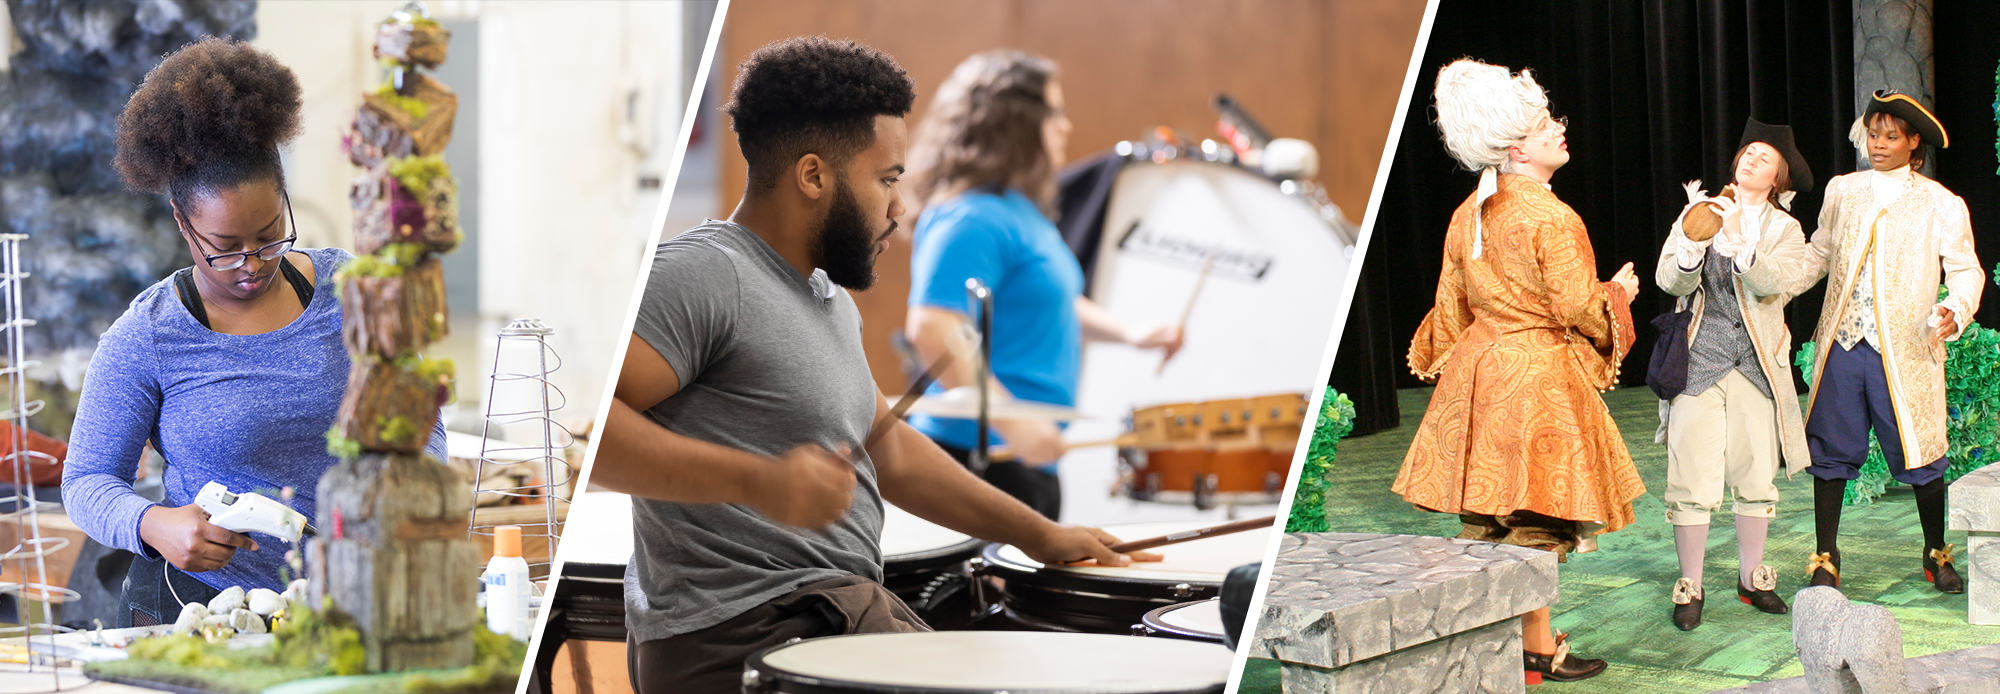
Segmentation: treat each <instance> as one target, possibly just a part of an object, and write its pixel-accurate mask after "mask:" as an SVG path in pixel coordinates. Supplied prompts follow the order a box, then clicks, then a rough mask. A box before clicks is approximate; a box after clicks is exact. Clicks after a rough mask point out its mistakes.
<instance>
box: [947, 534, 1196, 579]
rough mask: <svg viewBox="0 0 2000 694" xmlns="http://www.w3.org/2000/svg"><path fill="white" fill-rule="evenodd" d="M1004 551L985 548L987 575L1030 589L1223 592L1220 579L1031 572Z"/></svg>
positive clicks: (996, 545)
mask: <svg viewBox="0 0 2000 694" xmlns="http://www.w3.org/2000/svg"><path fill="white" fill-rule="evenodd" d="M1002 547H1006V545H1003V544H1001V543H998V542H993V543H988V544H987V545H986V549H984V550H982V551H981V552H980V556H981V557H983V558H985V560H986V568H987V571H989V572H996V573H1005V574H1008V575H1005V576H1002V578H1007V579H1010V580H1015V579H1020V580H1022V582H1023V583H1027V584H1030V585H1040V586H1047V587H1055V588H1083V589H1088V588H1093V587H1102V586H1103V585H1105V584H1113V585H1125V586H1133V587H1141V588H1159V589H1166V590H1172V589H1173V588H1174V586H1178V585H1181V584H1183V583H1185V584H1187V585H1188V586H1190V587H1193V588H1197V589H1199V588H1202V587H1209V588H1213V589H1216V590H1221V589H1222V579H1221V578H1217V579H1216V580H1213V581H1201V580H1176V579H1168V578H1136V577H1121V576H1105V575H1102V574H1087V573H1079V572H1074V571H1045V570H1043V569H1044V568H1045V567H1036V568H1030V567H1028V566H1026V565H1023V564H1018V563H1015V562H1013V561H1010V560H1008V559H1007V558H1005V557H1002V556H1000V549H1001V548H1002Z"/></svg>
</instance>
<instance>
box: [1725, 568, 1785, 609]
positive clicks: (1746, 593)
mask: <svg viewBox="0 0 2000 694" xmlns="http://www.w3.org/2000/svg"><path fill="white" fill-rule="evenodd" d="M1777 590H1778V571H1777V569H1773V568H1771V567H1770V566H1768V565H1765V564H1758V565H1757V568H1755V569H1751V570H1750V585H1748V586H1745V585H1743V584H1741V583H1738V584H1736V598H1737V599H1739V600H1742V601H1743V604H1745V605H1749V606H1751V607H1755V608H1757V611H1759V612H1764V613H1768V614H1785V613H1787V612H1791V611H1792V610H1791V608H1790V607H1786V606H1785V599H1784V598H1781V597H1778V593H1777Z"/></svg>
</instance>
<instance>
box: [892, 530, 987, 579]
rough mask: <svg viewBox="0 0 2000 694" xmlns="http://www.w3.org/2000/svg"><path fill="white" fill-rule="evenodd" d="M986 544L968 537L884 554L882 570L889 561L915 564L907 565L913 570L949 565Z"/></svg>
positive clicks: (972, 553) (965, 557)
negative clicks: (936, 546) (914, 549)
mask: <svg viewBox="0 0 2000 694" xmlns="http://www.w3.org/2000/svg"><path fill="white" fill-rule="evenodd" d="M986 544H987V542H986V541H985V540H981V539H979V538H976V537H969V538H966V539H965V541H963V542H959V543H956V544H952V545H948V546H945V547H939V548H936V549H926V550H921V551H916V552H905V553H902V554H884V555H882V570H883V572H885V573H886V572H888V570H889V564H890V562H901V563H907V564H915V566H910V567H908V569H909V570H913V571H920V570H923V569H927V568H933V567H934V566H935V565H945V566H949V565H951V564H956V563H958V562H962V561H965V560H967V559H971V558H973V557H976V556H979V549H980V548H981V547H984V546H986Z"/></svg>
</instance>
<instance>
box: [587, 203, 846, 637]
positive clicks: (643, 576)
mask: <svg viewBox="0 0 2000 694" xmlns="http://www.w3.org/2000/svg"><path fill="white" fill-rule="evenodd" d="M632 332H633V333H634V334H636V335H638V336H639V338H640V339H642V340H645V341H646V343H647V344H649V345H652V347H653V349H654V350H656V351H658V352H659V353H660V356H662V357H665V358H666V360H667V364H668V365H670V366H672V367H673V369H674V373H675V374H676V375H678V376H679V378H680V382H681V389H680V391H679V392H677V393H675V394H674V395H673V396H672V397H669V398H667V399H666V400H665V401H663V402H661V403H660V404H658V405H655V406H653V408H652V409H649V410H647V411H646V416H647V417H649V418H651V419H652V420H653V421H654V422H657V423H659V424H660V425H661V426H664V427H666V428H667V430H669V431H672V432H674V433H677V434H680V435H682V436H687V437H690V438H695V439H700V440H702V441H707V442H710V443H716V444H721V445H723V446H728V447H730V448H735V449H739V450H744V451H749V452H751V453H758V454H762V455H767V456H774V457H775V456H779V455H783V454H784V453H785V452H786V451H789V450H791V449H792V448H795V447H797V446H800V445H803V444H807V443H817V444H819V445H821V446H825V447H826V448H827V449H828V450H838V448H839V446H841V445H847V446H850V447H853V448H855V449H857V458H858V460H857V462H856V464H855V469H856V471H857V473H858V474H857V478H858V484H856V485H855V488H854V497H855V499H854V504H853V505H852V506H849V507H848V509H847V515H846V516H845V517H843V518H842V519H841V520H840V522H839V523H836V524H834V525H833V526H831V527H828V528H826V529H824V530H802V529H798V528H793V527H790V526H786V525H783V524H780V523H778V522H776V521H773V520H771V519H769V518H766V517H765V516H764V515H763V514H762V513H759V512H757V511H756V510H755V509H753V508H751V507H749V506H743V505H738V504H683V503H671V502H666V501H656V500H652V499H640V498H634V499H633V500H632V534H633V539H634V549H633V556H632V564H631V567H630V568H629V569H627V570H626V572H625V610H626V617H625V623H626V627H627V628H628V629H630V630H631V632H632V634H633V635H634V636H636V637H637V638H638V640H640V641H650V640H654V639H663V638H667V637H670V636H673V635H675V634H685V633H688V632H691V631H695V630H698V629H703V628H706V627H710V626H714V625H716V624H719V623H721V622H723V621H724V620H727V619H729V618H731V617H734V616H736V615H739V614H742V613H743V612H745V611H748V610H749V609H750V608H752V607H756V606H758V605H761V604H763V603H765V602H768V601H770V600H772V599H773V598H776V597H778V596H781V595H784V594H786V593H789V592H791V591H793V590H795V589H797V588H799V587H801V586H804V585H806V584H809V583H815V582H818V581H822V580H826V579H829V578H834V577H838V576H844V575H848V574H854V575H858V576H862V577H865V578H868V579H871V580H876V581H880V580H882V550H881V545H880V538H881V536H882V495H881V492H880V491H879V490H878V489H877V487H876V483H875V464H874V462H873V461H871V460H869V459H868V456H867V454H866V453H865V452H861V451H859V450H858V449H860V448H861V445H862V443H863V441H865V440H866V438H867V436H868V430H869V427H870V425H871V424H872V423H873V422H874V419H875V402H876V400H875V398H876V390H875V381H874V380H873V379H872V378H871V377H870V376H869V373H868V361H867V359H866V357H864V356H863V354H862V351H861V313H860V311H858V310H857V309H856V308H855V306H854V299H853V297H850V296H848V294H847V292H846V291H845V290H843V289H841V288H839V287H837V286H835V285H834V284H833V283H832V282H829V281H827V279H826V274H825V273H824V272H821V271H818V270H815V271H814V272H813V276H812V277H810V278H808V277H805V276H801V275H800V274H799V273H798V271H797V270H795V269H793V268H792V266H791V265H790V264H788V263H786V262H785V259H784V258H783V257H781V256H779V255H778V252H777V251H776V250H774V249H772V248H771V246H770V245H769V244H766V243H765V242H764V240H763V239H762V238H759V237H758V236H757V235H756V234H755V233H752V232H751V231H750V230H749V229H745V228H743V227H741V226H738V225H736V224H733V223H730V222H718V221H714V220H710V221H708V222H706V223H704V224H702V225H701V226H699V227H695V228H694V229H691V230H689V231H688V232H687V233H684V234H682V235H680V236H678V237H675V238H673V239H671V240H669V241H666V242H664V243H661V244H660V247H659V251H658V253H657V254H656V255H655V256H654V258H653V271H652V274H651V275H650V276H649V277H648V278H647V280H646V293H645V296H644V297H643V298H641V299H640V303H639V313H638V317H637V320H636V322H635V323H634V324H633V328H632Z"/></svg>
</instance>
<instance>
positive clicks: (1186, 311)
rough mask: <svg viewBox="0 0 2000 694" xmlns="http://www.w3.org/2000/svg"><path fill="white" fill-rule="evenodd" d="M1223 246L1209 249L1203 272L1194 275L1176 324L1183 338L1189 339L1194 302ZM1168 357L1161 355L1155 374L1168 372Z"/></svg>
mask: <svg viewBox="0 0 2000 694" xmlns="http://www.w3.org/2000/svg"><path fill="white" fill-rule="evenodd" d="M1221 248H1222V247H1221V246H1216V247H1215V248H1213V249H1210V250H1209V252H1208V260H1207V261H1205V262H1203V263H1202V264H1201V274H1199V275H1195V277H1194V291H1193V292H1189V293H1188V300H1187V306H1184V307H1182V308H1181V320H1180V322H1179V323H1175V324H1174V328H1175V329H1176V330H1178V331H1180V333H1181V339H1182V340H1186V339H1187V322H1188V316H1192V315H1194V302H1195V300H1196V299H1199V298H1201V288H1202V285H1205V284H1208V272H1209V271H1210V270H1214V269H1215V254H1216V251H1218V250H1221ZM1167 358H1168V357H1166V356H1165V355H1162V356H1161V357H1160V368H1157V369H1154V370H1153V375H1154V376H1158V375H1160V374H1162V373H1166V371H1167Z"/></svg>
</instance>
